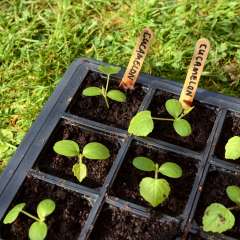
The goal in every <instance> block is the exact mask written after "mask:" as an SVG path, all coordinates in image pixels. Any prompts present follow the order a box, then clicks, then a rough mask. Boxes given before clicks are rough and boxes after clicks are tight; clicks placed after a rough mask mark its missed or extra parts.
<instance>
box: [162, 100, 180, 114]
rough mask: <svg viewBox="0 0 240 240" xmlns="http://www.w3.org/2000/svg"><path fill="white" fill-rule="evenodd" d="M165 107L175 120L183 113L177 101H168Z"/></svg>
mask: <svg viewBox="0 0 240 240" xmlns="http://www.w3.org/2000/svg"><path fill="white" fill-rule="evenodd" d="M165 107H166V109H167V111H168V113H169V114H170V115H171V116H172V117H174V118H177V117H178V116H179V115H180V114H181V113H182V111H183V108H182V105H181V103H180V102H179V101H178V100H176V99H169V100H167V101H166V103H165Z"/></svg>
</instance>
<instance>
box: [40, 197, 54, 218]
mask: <svg viewBox="0 0 240 240" xmlns="http://www.w3.org/2000/svg"><path fill="white" fill-rule="evenodd" d="M55 207H56V204H55V202H54V201H53V200H51V199H44V200H42V201H41V202H40V203H39V204H38V206H37V214H38V217H39V218H40V219H43V220H44V219H45V217H47V216H48V215H50V214H52V213H53V211H54V210H55Z"/></svg>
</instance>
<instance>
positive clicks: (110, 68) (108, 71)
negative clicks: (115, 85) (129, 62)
mask: <svg viewBox="0 0 240 240" xmlns="http://www.w3.org/2000/svg"><path fill="white" fill-rule="evenodd" d="M98 70H99V71H100V72H101V73H103V74H106V75H111V74H116V73H118V72H119V71H120V70H121V68H120V67H115V66H105V65H100V66H99V67H98Z"/></svg>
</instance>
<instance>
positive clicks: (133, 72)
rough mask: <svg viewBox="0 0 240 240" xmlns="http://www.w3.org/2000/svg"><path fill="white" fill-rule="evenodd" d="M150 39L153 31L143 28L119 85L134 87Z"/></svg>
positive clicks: (127, 87)
mask: <svg viewBox="0 0 240 240" xmlns="http://www.w3.org/2000/svg"><path fill="white" fill-rule="evenodd" d="M152 39H153V32H152V31H151V29H149V28H144V29H143V31H142V32H141V34H140V36H139V38H138V40H137V43H136V46H135V48H134V50H133V53H132V56H131V58H130V61H129V63H128V67H127V70H126V72H125V74H124V76H123V79H122V81H121V83H120V85H119V86H120V87H123V88H124V89H133V88H134V84H135V82H136V81H137V78H138V76H139V73H140V70H141V68H142V65H143V61H144V59H145V57H146V55H147V52H148V49H149V47H150V43H151V41H152Z"/></svg>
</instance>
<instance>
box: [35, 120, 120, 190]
mask: <svg viewBox="0 0 240 240" xmlns="http://www.w3.org/2000/svg"><path fill="white" fill-rule="evenodd" d="M62 139H69V140H73V141H76V142H77V143H78V144H79V146H80V150H82V149H83V147H84V145H86V144H87V143H90V142H100V143H102V144H104V145H105V146H106V147H108V149H109V151H110V154H111V156H110V158H109V159H106V160H90V159H86V158H84V159H83V162H84V163H85V164H86V165H87V170H88V176H87V177H86V178H85V179H84V180H83V181H82V182H81V184H82V185H85V186H88V187H92V188H96V187H100V186H102V185H103V183H104V181H105V178H106V176H107V174H108V172H109V170H110V168H111V166H112V163H113V161H114V160H115V158H116V155H117V153H118V150H119V148H120V142H119V140H118V139H117V137H116V136H110V135H106V134H100V133H96V132H94V131H92V130H91V131H90V130H87V129H84V128H83V127H80V126H78V125H72V123H71V122H68V121H62V122H61V123H60V124H59V126H58V127H57V128H56V129H55V131H54V132H53V134H52V136H51V137H50V139H49V141H48V143H47V144H46V147H45V149H44V150H43V152H42V153H41V154H40V157H39V159H38V160H37V163H36V164H35V167H34V168H36V169H39V170H41V171H43V172H46V173H49V174H52V175H55V176H57V177H60V178H64V179H67V180H70V181H72V182H75V183H79V181H78V180H77V178H76V177H74V175H73V172H72V166H73V165H74V164H75V163H76V162H77V158H76V157H71V158H67V157H64V156H62V155H58V154H56V153H55V152H54V151H53V145H54V143H55V142H57V141H59V140H62Z"/></svg>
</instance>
